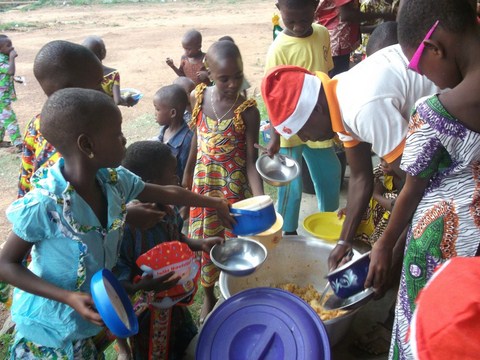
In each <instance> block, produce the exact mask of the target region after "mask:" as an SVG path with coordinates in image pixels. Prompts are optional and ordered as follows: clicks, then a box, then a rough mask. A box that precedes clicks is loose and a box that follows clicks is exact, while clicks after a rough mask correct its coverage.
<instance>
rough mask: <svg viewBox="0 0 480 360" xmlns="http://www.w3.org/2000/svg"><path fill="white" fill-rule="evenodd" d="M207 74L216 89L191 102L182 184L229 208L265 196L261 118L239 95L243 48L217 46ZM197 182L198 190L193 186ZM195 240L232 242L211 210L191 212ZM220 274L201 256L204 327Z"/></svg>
mask: <svg viewBox="0 0 480 360" xmlns="http://www.w3.org/2000/svg"><path fill="white" fill-rule="evenodd" d="M207 60H208V72H209V76H210V78H211V79H212V81H214V83H215V85H214V86H212V87H208V88H207V87H206V85H204V84H201V85H198V86H197V88H196V89H195V94H194V95H193V96H192V97H191V102H192V103H194V104H195V106H194V108H193V114H192V125H193V127H194V132H195V133H194V137H193V139H192V146H191V148H190V156H189V159H188V162H187V167H186V168H185V175H184V178H183V185H184V186H185V187H188V188H192V190H193V191H194V192H195V193H199V194H203V195H208V196H222V197H223V198H226V199H227V200H228V201H229V202H230V203H234V202H236V201H239V200H242V199H244V198H247V197H250V196H252V194H253V195H255V196H257V195H262V194H263V184H262V180H261V178H260V175H259V174H258V172H257V170H256V168H255V161H256V159H257V152H256V150H255V148H254V146H253V145H254V144H255V143H256V142H257V141H258V133H259V127H260V115H259V112H258V109H257V107H256V102H255V100H253V99H248V100H247V99H245V98H243V96H241V95H240V91H241V86H242V82H243V63H242V57H241V55H240V51H239V49H238V47H237V46H236V45H235V44H234V43H232V42H230V41H218V42H215V43H214V44H213V45H212V46H211V47H210V48H209V50H208V53H207ZM192 181H193V186H192ZM189 224H190V225H189V231H190V237H191V238H194V239H203V238H206V237H210V236H220V237H231V236H233V234H232V233H231V232H230V231H228V230H226V229H224V227H223V226H221V225H220V224H219V222H218V220H217V217H216V215H215V213H214V212H212V211H211V209H200V208H192V209H191V210H190V223H189ZM218 275H219V271H218V269H216V268H215V267H214V265H213V263H212V262H211V260H210V258H209V256H208V254H207V253H205V252H204V253H202V277H201V281H202V285H203V287H204V289H205V299H204V303H203V306H202V311H201V315H200V322H203V320H204V319H205V317H206V316H207V314H208V313H209V312H210V311H211V310H212V308H213V306H214V305H215V302H216V299H215V295H214V293H213V285H214V284H215V281H216V280H217V278H218Z"/></svg>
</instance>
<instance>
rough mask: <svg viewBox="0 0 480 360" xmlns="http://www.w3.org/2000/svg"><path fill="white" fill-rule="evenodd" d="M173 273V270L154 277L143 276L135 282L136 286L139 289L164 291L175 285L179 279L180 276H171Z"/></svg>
mask: <svg viewBox="0 0 480 360" xmlns="http://www.w3.org/2000/svg"><path fill="white" fill-rule="evenodd" d="M174 274H175V271H170V272H169V273H167V274H165V275H163V276H160V277H158V278H156V279H154V278H153V276H152V275H146V276H143V277H142V278H141V279H140V280H139V281H138V283H137V287H138V289H140V290H144V291H155V292H160V291H165V290H168V289H170V288H172V287H174V286H175V285H177V283H178V281H179V280H180V276H175V277H173V278H172V276H173V275H174Z"/></svg>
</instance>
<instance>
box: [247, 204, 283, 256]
mask: <svg viewBox="0 0 480 360" xmlns="http://www.w3.org/2000/svg"><path fill="white" fill-rule="evenodd" d="M275 214H276V215H277V219H276V220H275V222H274V224H273V225H272V227H271V228H270V229H267V230H265V231H264V232H261V233H260V234H257V235H255V236H249V237H248V238H249V239H252V240H256V241H258V242H260V243H261V244H263V246H265V247H266V248H267V250H272V249H273V248H274V247H275V246H277V245H278V243H279V242H280V240H282V228H283V217H282V215H280V214H279V213H278V212H275Z"/></svg>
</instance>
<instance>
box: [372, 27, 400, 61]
mask: <svg viewBox="0 0 480 360" xmlns="http://www.w3.org/2000/svg"><path fill="white" fill-rule="evenodd" d="M394 44H398V36H397V23H396V22H395V21H386V22H383V23H381V24H379V25H378V26H377V27H376V28H375V30H373V32H372V34H371V35H370V36H369V38H368V42H367V46H366V49H365V52H366V54H367V56H370V55H372V54H373V53H375V52H377V51H378V50H381V49H383V48H384V47H387V46H390V45H394Z"/></svg>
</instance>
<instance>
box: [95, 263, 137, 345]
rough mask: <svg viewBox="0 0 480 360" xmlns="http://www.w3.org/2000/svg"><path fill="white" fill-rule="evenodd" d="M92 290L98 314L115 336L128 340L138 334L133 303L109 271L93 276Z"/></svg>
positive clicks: (103, 270) (99, 272) (105, 270)
mask: <svg viewBox="0 0 480 360" xmlns="http://www.w3.org/2000/svg"><path fill="white" fill-rule="evenodd" d="M90 290H91V292H92V298H93V301H94V303H95V306H96V308H97V311H98V313H99V314H100V316H101V317H102V319H103V322H104V323H105V325H106V326H107V327H108V328H109V329H110V331H111V332H112V333H113V334H114V335H115V336H117V337H119V338H127V337H130V336H133V335H135V334H137V333H138V320H137V317H136V315H135V312H134V311H133V307H132V303H131V302H130V299H129V298H128V295H127V293H126V292H125V290H124V289H123V287H122V285H121V284H120V282H119V281H118V280H117V279H116V277H115V276H114V275H113V274H112V273H111V272H110V271H109V270H107V269H102V270H99V271H97V272H96V273H95V274H94V275H93V277H92V280H91V282H90Z"/></svg>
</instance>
